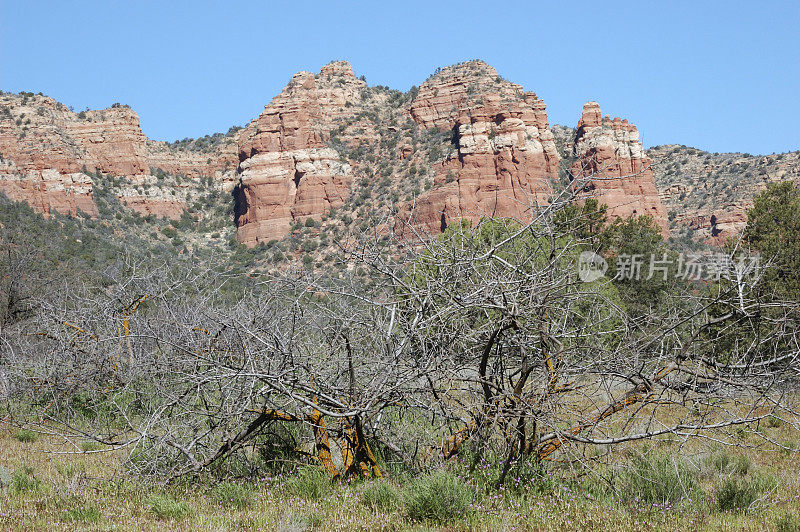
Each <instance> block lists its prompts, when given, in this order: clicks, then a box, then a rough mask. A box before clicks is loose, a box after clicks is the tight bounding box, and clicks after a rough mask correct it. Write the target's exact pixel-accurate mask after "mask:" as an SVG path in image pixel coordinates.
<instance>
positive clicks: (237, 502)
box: [214, 482, 253, 510]
mask: <svg viewBox="0 0 800 532" xmlns="http://www.w3.org/2000/svg"><path fill="white" fill-rule="evenodd" d="M214 495H215V496H216V497H217V500H218V501H219V503H220V504H221V505H223V506H227V507H234V508H238V509H240V510H241V509H243V508H249V507H250V506H252V505H253V492H252V491H250V490H249V489H248V488H247V487H246V486H242V485H241V484H234V483H233V482H223V483H221V484H218V485H217V486H216V487H215V488H214Z"/></svg>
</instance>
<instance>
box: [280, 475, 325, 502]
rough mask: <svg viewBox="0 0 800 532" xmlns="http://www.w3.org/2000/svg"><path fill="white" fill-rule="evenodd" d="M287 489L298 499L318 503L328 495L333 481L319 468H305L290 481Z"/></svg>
mask: <svg viewBox="0 0 800 532" xmlns="http://www.w3.org/2000/svg"><path fill="white" fill-rule="evenodd" d="M286 487H287V488H288V489H289V491H290V492H292V493H293V494H295V495H297V496H298V497H302V498H304V499H309V500H312V501H316V500H319V499H321V498H323V497H324V496H325V495H327V494H328V492H329V491H330V489H331V480H330V478H328V475H327V473H325V471H324V470H322V469H320V468H318V467H303V468H300V469H299V470H298V471H297V475H295V476H294V477H293V478H291V479H289V481H288V482H287V483H286Z"/></svg>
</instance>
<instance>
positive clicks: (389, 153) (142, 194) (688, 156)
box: [0, 61, 798, 261]
mask: <svg viewBox="0 0 800 532" xmlns="http://www.w3.org/2000/svg"><path fill="white" fill-rule="evenodd" d="M0 156H2V159H0V191H2V192H4V193H5V194H6V195H8V196H9V197H11V198H12V199H17V200H24V201H27V202H29V203H30V204H31V205H32V206H33V207H34V208H35V209H36V210H38V211H40V212H43V213H45V214H47V213H48V212H51V211H55V212H61V213H65V214H70V215H73V216H74V215H76V214H78V213H81V212H82V213H84V214H85V215H88V216H90V217H94V216H98V213H100V215H101V216H103V214H102V211H103V209H104V208H105V207H104V205H107V203H108V201H112V200H113V201H114V202H117V203H118V204H119V205H120V206H121V207H122V208H125V209H128V210H129V211H132V212H136V213H138V214H140V215H142V216H155V217H161V218H170V219H173V220H178V219H179V218H181V217H182V216H183V217H185V216H186V214H185V213H190V214H191V217H193V218H195V219H198V218H202V217H203V216H204V215H205V214H204V209H207V208H211V207H209V205H211V204H210V203H209V201H211V202H212V203H213V205H214V207H213V209H215V212H217V211H218V214H219V213H222V212H223V211H226V210H228V209H229V210H228V212H230V217H231V219H234V220H235V224H236V228H235V232H236V236H237V240H238V241H239V242H240V243H243V244H245V245H247V246H249V247H257V248H258V249H262V248H266V249H268V250H270V251H269V252H268V255H271V256H273V258H274V260H276V261H277V260H279V258H280V257H283V256H284V253H289V254H293V255H294V256H295V257H298V258H299V257H303V258H304V259H305V258H306V256H307V255H313V257H316V260H317V261H321V260H324V259H325V257H330V256H332V255H331V254H332V252H333V251H334V249H335V247H336V244H337V243H340V242H341V241H342V239H347V238H353V237H358V236H359V235H364V234H368V235H372V237H375V238H386V237H387V236H388V235H389V234H390V232H391V231H392V230H394V231H395V233H396V234H398V235H399V236H401V237H404V238H410V237H412V236H414V235H415V234H418V235H422V234H424V235H432V234H436V233H438V232H440V231H442V230H443V229H444V228H446V227H447V226H448V225H449V224H451V223H454V222H456V221H458V220H463V219H466V220H469V221H471V222H476V221H477V220H479V219H480V218H483V217H489V216H498V217H506V218H514V219H518V220H521V221H525V220H527V219H529V216H530V213H531V211H532V209H533V208H535V207H536V206H537V205H542V204H544V203H546V202H547V201H549V199H550V195H551V192H552V190H553V189H554V188H555V187H560V186H563V183H564V180H565V179H567V178H568V177H572V178H573V182H574V183H576V184H577V183H579V182H580V180H584V179H585V180H588V182H586V183H581V186H582V193H583V194H585V195H587V196H589V195H592V196H596V197H598V198H599V199H600V201H601V202H604V203H606V204H608V206H609V212H610V213H611V214H612V216H629V215H632V214H650V215H652V216H653V217H654V218H655V220H656V222H657V223H658V224H659V225H660V226H661V227H662V229H664V232H665V233H666V232H667V230H668V228H670V227H671V228H672V230H673V232H675V233H676V234H679V235H681V236H686V235H694V236H699V237H700V238H703V239H706V240H708V241H709V242H715V243H719V242H720V241H721V240H720V239H721V237H720V235H723V236H724V235H730V234H733V233H735V232H736V231H737V230H738V229H739V228H740V227H741V225H742V223H743V216H744V212H745V209H746V208H747V207H748V206H749V203H748V201H749V198H750V197H751V196H752V194H754V193H755V192H757V190H759V189H760V187H763V185H764V183H766V182H768V181H770V180H777V179H784V178H790V179H796V178H798V171H797V168H798V164H797V163H798V161H797V159H798V157H797V154H783V155H779V156H768V157H766V158H760V159H758V158H754V157H751V156H746V155H741V154H740V155H718V154H713V155H712V154H705V153H704V152H698V151H696V150H691V149H689V148H684V147H671V146H667V147H657V148H653V149H651V150H647V151H645V150H644V149H643V148H642V145H641V143H640V142H639V136H638V130H637V129H636V127H635V126H633V125H632V124H630V123H628V122H627V121H625V120H621V119H611V118H609V117H605V118H603V117H602V115H601V112H600V108H599V105H597V104H596V103H594V102H589V103H588V104H586V106H584V110H583V113H582V115H581V119H580V122H579V124H578V127H577V128H576V129H573V128H568V127H564V126H551V125H550V124H549V121H548V117H547V112H546V106H545V103H544V102H543V101H542V100H541V99H539V98H538V97H537V96H536V95H535V94H534V93H532V92H526V91H525V90H524V89H523V88H522V87H521V86H519V85H517V84H514V83H511V82H509V81H507V80H505V79H503V78H502V77H500V76H499V75H498V74H497V71H496V70H495V69H493V68H492V67H491V66H489V65H487V64H486V63H484V62H482V61H468V62H465V63H460V64H458V65H453V66H451V67H447V68H444V69H439V70H438V71H437V72H436V73H435V74H434V75H432V76H431V77H430V78H428V80H426V81H425V82H424V83H423V84H422V85H421V86H420V87H419V88H417V87H413V88H412V89H411V90H410V91H408V92H406V93H403V92H400V91H395V90H392V89H389V88H387V87H382V86H380V85H378V86H369V85H367V83H366V82H365V80H364V79H363V78H362V79H359V78H356V77H355V75H354V73H353V69H352V67H351V66H350V65H349V63H347V62H344V61H336V62H333V63H330V64H328V65H326V66H324V67H323V68H322V69H321V70H320V72H319V73H317V74H313V73H311V72H299V73H298V74H296V75H295V76H294V77H293V78H292V80H291V81H290V82H289V84H288V85H287V86H286V88H285V89H284V90H283V91H282V92H281V93H280V94H279V95H277V96H275V98H273V100H272V101H271V102H270V103H269V104H268V105H267V106H266V107H265V108H264V111H263V112H262V113H261V114H260V116H259V117H257V118H256V119H254V120H253V121H252V122H251V123H250V124H249V125H248V126H247V127H245V128H244V129H241V130H238V131H236V130H234V128H232V129H231V131H230V132H229V133H228V134H226V135H222V134H215V135H213V136H207V137H204V138H201V139H196V140H190V139H184V141H178V142H175V143H164V142H158V141H152V140H149V139H147V138H146V137H145V136H144V135H143V133H142V131H141V127H140V123H139V117H138V115H136V113H135V112H133V111H132V110H131V109H129V108H128V107H127V106H122V105H118V104H115V105H114V106H112V108H109V109H105V110H98V111H88V110H87V111H84V112H81V113H74V112H72V111H70V110H69V109H67V108H66V107H65V106H64V105H63V104H60V103H58V102H56V101H55V100H52V99H50V98H47V97H45V96H41V95H34V94H31V93H21V94H19V95H13V94H0ZM684 159H685V160H686V162H685V161H684ZM651 161H652V162H651ZM565 169H568V170H569V171H568V172H567V171H566V170H565ZM765 169H766V170H765ZM740 171H741V172H744V175H743V177H741V179H740V182H738V183H734V182H732V181H735V179H733V178H735V177H736V176H737V175H738V174H737V172H740ZM762 171H764V172H766V177H765V174H764V173H762ZM720 176H723V177H724V179H723V178H721V177H720ZM725 176H730V178H731V179H728V177H725ZM698 177H700V178H698ZM706 178H710V180H709V179H706ZM720 180H722V181H725V182H724V183H722V182H719V181H720ZM729 181H731V182H729ZM656 184H658V188H657V187H656ZM717 186H719V187H721V188H718V189H716V188H715V187H717ZM231 189H234V194H233V196H231V195H229V194H227V192H226V191H230V190H231ZM659 190H660V192H659ZM706 191H707V192H706ZM712 192H713V193H714V194H715V195H716V196H715V197H717V196H718V197H719V201H717V200H716V199H715V200H714V201H713V202H712V201H710V200H709V201H708V202H707V204H700V203H699V199H698V198H702V197H704V196H711V194H712ZM98 194H99V195H100V196H99V197H98ZM209 194H211V195H209ZM212 196H213V198H212ZM722 198H728V199H730V201H728V199H725V200H724V201H723V199H722ZM215 202H222V203H220V204H219V205H217V203H215ZM695 203H698V204H697V205H695ZM226 204H227V207H226ZM683 206H685V207H686V208H683ZM219 215H221V214H219ZM115 216H117V217H119V216H120V214H119V213H117V214H116V215H115ZM122 216H127V215H125V214H124V213H123V214H122ZM225 216H228V214H226V215H225ZM220 220H222V219H220ZM230 221H233V220H230V219H229V221H228V222H227V223H230ZM181 223H183V222H181ZM215 223H216V224H217V225H215V227H217V226H218V225H219V223H225V222H224V221H222V222H215ZM229 227H230V226H229ZM233 229H234V228H233V227H230V230H231V231H233ZM223 232H225V231H223ZM212 233H213V234H217V233H214V230H213V229H212V230H211V232H210V233H209V235H210V234H212ZM226 234H230V233H226ZM170 238H172V237H170ZM207 238H210V237H209V236H208V235H207ZM225 238H227V237H225ZM212 240H213V239H212ZM276 242H278V243H277V244H276Z"/></svg>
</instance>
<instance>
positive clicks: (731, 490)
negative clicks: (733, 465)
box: [715, 477, 775, 511]
mask: <svg viewBox="0 0 800 532" xmlns="http://www.w3.org/2000/svg"><path fill="white" fill-rule="evenodd" d="M774 484H775V481H774V479H771V478H769V477H754V478H748V479H740V478H728V479H725V481H724V482H723V483H722V484H721V485H719V486H717V487H716V489H715V492H716V497H717V508H719V509H720V510H721V511H729V510H744V511H746V510H747V509H748V508H750V507H751V506H752V505H753V503H754V502H756V501H757V500H758V499H759V498H760V497H761V494H762V493H763V492H764V491H766V490H767V489H769V488H770V487H774Z"/></svg>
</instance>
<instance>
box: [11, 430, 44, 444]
mask: <svg viewBox="0 0 800 532" xmlns="http://www.w3.org/2000/svg"><path fill="white" fill-rule="evenodd" d="M14 439H15V440H17V441H21V442H22V443H33V442H35V441H36V440H38V439H39V435H38V434H36V433H35V432H33V431H32V430H27V429H22V430H18V431H17V432H15V433H14Z"/></svg>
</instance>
